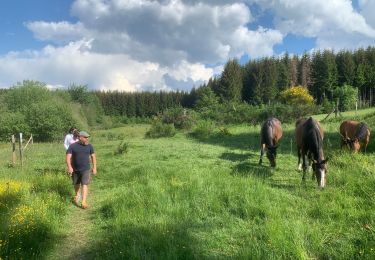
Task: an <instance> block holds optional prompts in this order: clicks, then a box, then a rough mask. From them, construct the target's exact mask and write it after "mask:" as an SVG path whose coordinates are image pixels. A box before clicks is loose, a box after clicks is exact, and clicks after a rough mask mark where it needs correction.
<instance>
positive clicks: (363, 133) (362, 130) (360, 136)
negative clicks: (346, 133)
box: [355, 122, 370, 140]
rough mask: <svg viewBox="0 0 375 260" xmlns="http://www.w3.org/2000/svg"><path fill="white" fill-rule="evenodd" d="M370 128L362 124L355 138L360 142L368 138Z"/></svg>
mask: <svg viewBox="0 0 375 260" xmlns="http://www.w3.org/2000/svg"><path fill="white" fill-rule="evenodd" d="M368 130H370V129H369V127H368V126H367V125H366V124H365V123H362V122H361V123H360V124H359V125H358V129H357V132H356V134H355V138H357V139H358V140H363V139H365V138H366V136H367V132H368Z"/></svg>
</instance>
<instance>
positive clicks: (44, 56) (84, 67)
mask: <svg viewBox="0 0 375 260" xmlns="http://www.w3.org/2000/svg"><path fill="white" fill-rule="evenodd" d="M89 49H90V43H89V42H84V41H78V42H74V43H70V44H68V45H66V46H64V47H58V48H57V47H53V46H47V47H45V48H44V49H43V50H41V51H25V52H12V53H9V54H8V55H7V56H5V57H2V58H0V86H2V87H5V86H10V85H12V84H14V82H18V81H21V80H23V79H31V80H39V81H43V82H46V83H48V85H50V86H61V85H63V86H68V85H70V84H72V83H75V84H83V85H86V84H87V85H88V86H89V87H91V88H95V89H102V90H123V91H141V90H144V89H147V90H172V88H171V86H168V85H167V84H166V80H165V75H167V74H169V75H170V76H171V77H173V78H174V80H175V81H174V83H175V85H174V87H175V88H176V89H181V90H182V89H183V88H185V84H186V82H197V81H198V82H203V81H204V80H206V79H207V78H209V77H211V76H212V74H213V69H210V68H206V67H205V66H204V65H202V64H190V63H188V62H186V61H182V62H181V63H180V64H179V65H176V66H175V67H174V68H172V69H171V68H167V67H162V66H160V65H159V64H157V63H152V62H138V61H136V60H133V59H131V58H130V57H129V56H128V55H125V54H100V53H92V52H90V51H89ZM4 79H7V80H6V81H4ZM41 79H42V80H41ZM12 82H13V83H12Z"/></svg>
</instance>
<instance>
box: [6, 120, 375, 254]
mask: <svg viewBox="0 0 375 260" xmlns="http://www.w3.org/2000/svg"><path fill="white" fill-rule="evenodd" d="M350 116H351V115H349V116H348V117H350ZM359 118H360V119H365V120H366V121H367V123H369V126H370V128H374V126H375V120H374V121H372V117H366V115H361V116H360V117H359ZM339 123H340V120H335V119H329V120H327V121H325V122H323V124H322V126H323V128H324V129H325V130H326V135H325V140H324V147H325V154H326V156H327V155H328V156H329V157H330V161H329V165H328V177H327V188H326V189H325V190H319V189H318V188H317V183H316V181H315V180H311V178H308V179H307V181H306V183H305V184H302V183H301V177H302V176H301V172H298V171H297V158H296V150H295V144H294V126H293V124H290V125H283V128H284V136H283V138H282V140H281V144H280V147H279V150H278V158H277V163H278V164H277V167H276V169H271V168H270V167H269V164H268V162H267V161H266V162H265V163H264V165H262V166H259V165H258V160H259V131H260V127H259V126H250V125H235V126H226V128H227V130H228V132H230V133H231V134H230V135H223V134H222V133H220V130H219V128H218V129H216V131H214V133H212V134H210V135H209V136H204V137H202V138H201V137H200V136H199V135H189V134H186V133H177V134H176V135H175V136H173V137H171V138H159V139H150V138H145V133H146V132H147V131H148V130H149V127H150V126H149V125H130V126H127V127H123V128H116V129H111V130H110V131H104V130H102V131H97V132H93V133H92V137H93V138H92V139H91V142H92V143H93V145H94V147H95V150H96V153H97V158H98V175H97V177H96V178H95V179H94V181H93V183H92V185H91V191H92V193H94V194H95V196H94V197H92V196H91V197H90V198H89V199H91V201H90V202H91V203H95V205H96V206H95V207H94V208H93V209H92V214H94V216H93V217H92V221H93V225H94V227H95V228H94V229H93V230H92V233H91V234H89V236H90V238H91V241H92V242H91V245H90V248H88V249H85V250H87V252H88V253H90V256H95V257H96V258H98V259H139V258H143V259H176V258H183V259H196V258H198V259H205V258H248V259H280V258H287V259H290V258H292V259H310V258H314V259H374V257H375V218H374V212H375V202H374V187H375V173H374V172H375V170H374V169H375V167H374V154H373V153H374V152H375V143H374V142H373V140H371V141H370V146H369V148H368V152H367V153H366V154H351V153H349V152H347V151H340V149H339V136H338V134H337V129H338V125H339ZM374 129H375V128H374ZM108 133H111V134H110V135H111V136H112V135H113V136H116V137H121V139H125V140H126V141H127V143H128V146H129V151H128V152H127V153H126V155H125V154H119V155H118V156H113V150H114V149H115V147H117V145H118V142H119V139H118V138H108ZM55 146H56V144H50V145H38V144H37V145H35V146H34V147H33V148H32V149H33V155H32V158H33V159H34V160H27V166H26V168H27V169H28V170H27V172H23V173H22V172H18V171H17V169H14V168H7V167H6V165H4V164H3V165H2V166H1V169H2V171H1V173H0V176H1V181H4V180H5V181H7V180H11V181H22V184H20V187H23V188H22V189H20V190H19V191H18V192H19V193H20V194H23V195H22V196H15V198H17V199H14V202H12V203H11V204H9V203H8V202H7V201H8V200H2V202H3V203H4V201H5V203H7V205H8V206H9V205H13V204H14V207H13V206H12V207H11V208H10V209H9V211H8V209H7V213H6V214H7V216H5V217H3V218H2V221H4V220H5V222H2V223H5V224H2V225H3V226H5V227H7V228H8V229H7V230H9V227H10V226H11V225H10V224H9V223H10V220H9V219H10V218H9V217H10V216H11V215H13V214H15V212H16V208H17V207H21V206H23V205H26V206H29V207H30V208H36V207H39V206H38V205H40V204H38V203H40V202H38V201H44V202H45V203H48V205H49V206H48V207H46V208H47V209H48V210H47V209H46V211H47V213H46V216H47V217H46V218H40V219H41V220H40V223H41V224H38V225H40V227H45V226H47V228H45V229H41V230H42V231H43V232H45V233H33V234H34V237H36V240H38V241H39V242H40V244H41V245H42V246H41V247H39V248H38V249H36V251H35V255H38V256H40V257H43V256H44V255H45V252H46V248H47V247H48V246H50V245H49V244H48V243H47V241H45V240H44V237H45V236H46V234H48V236H47V237H51V238H52V240H53V241H55V242H56V241H58V237H57V235H58V233H59V224H58V223H57V221H58V220H61V219H63V218H64V216H65V214H66V213H65V212H66V208H67V207H68V206H67V205H70V204H69V203H68V201H67V200H68V199H69V196H70V193H69V192H70V190H69V189H70V188H71V187H70V182H69V181H68V180H65V179H64V178H65V177H64V175H63V171H64V167H65V166H64V163H63V156H62V155H61V153H63V152H61V151H59V152H56V151H53V147H55ZM1 149H2V150H4V149H5V145H4V146H1ZM55 149H56V147H55ZM60 152H61V153H60ZM46 154H48V156H46ZM30 156H31V155H30ZM4 161H7V159H6V158H5V157H4V156H3V155H2V162H4ZM30 161H34V162H33V163H31V162H30ZM24 171H25V170H24ZM309 175H310V174H309ZM309 177H310V176H309ZM34 194H35V195H34ZM49 194H51V195H49ZM48 196H51V198H49V197H48ZM28 202H29V204H27V203H28ZM56 205H60V206H56ZM64 205H65V206H64ZM49 207H51V208H54V207H57V209H54V210H50V209H49ZM77 210H79V209H77ZM10 212H12V213H10ZM42 223H43V225H42ZM62 223H66V222H62ZM1 230H3V229H1ZM46 230H47V231H46ZM42 231H41V232H42ZM0 234H1V235H2V237H4V236H6V234H8V233H7V231H5V232H1V233H0ZM41 234H43V236H42V235H41ZM0 239H2V238H0ZM23 239H24V238H23V237H22V236H19V239H18V240H17V241H18V242H17V243H16V242H15V243H14V245H17V246H18V245H19V244H20V243H21V242H23V241H25V240H23ZM0 252H1V254H0V256H1V257H3V258H4V257H7V256H10V257H14V258H17V256H20V255H23V257H24V258H26V257H25V256H29V255H30V254H29V255H28V252H27V251H26V250H25V249H21V250H20V251H19V253H17V252H16V251H15V249H14V250H13V251H9V250H8V251H0Z"/></svg>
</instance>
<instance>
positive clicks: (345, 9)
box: [0, 0, 375, 91]
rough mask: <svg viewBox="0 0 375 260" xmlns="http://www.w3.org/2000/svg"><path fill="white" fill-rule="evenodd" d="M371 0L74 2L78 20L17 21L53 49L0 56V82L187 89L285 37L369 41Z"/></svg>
mask: <svg viewBox="0 0 375 260" xmlns="http://www.w3.org/2000/svg"><path fill="white" fill-rule="evenodd" d="M255 5H256V6H257V7H260V9H259V8H255V9H254V10H257V12H259V10H260V11H262V10H266V9H267V10H268V11H269V13H270V14H272V15H273V25H272V27H271V28H267V27H262V26H254V25H255V24H254V23H256V22H259V21H257V19H258V17H261V16H262V13H260V14H259V13H257V12H255V13H254V14H253V13H252V10H251V8H253V7H254V6H255ZM374 5H375V1H373V0H359V6H360V8H359V9H360V13H358V12H357V11H355V10H354V9H353V7H352V4H351V1H349V0H332V1H326V0H314V1H311V0H299V1H295V0H273V1H269V0H242V1H241V0H205V1H202V0H75V1H74V3H73V5H72V7H71V14H72V15H73V16H75V18H77V20H78V22H76V23H70V22H67V21H54V22H45V21H33V22H28V23H26V24H25V25H26V26H27V28H28V29H29V30H30V31H31V32H33V34H34V37H35V38H36V39H38V40H42V41H47V42H48V43H50V44H57V45H55V46H46V47H45V48H43V49H42V50H39V51H38V50H34V51H24V52H12V53H9V54H8V55H6V56H4V57H0V85H1V86H9V85H12V84H14V83H15V82H17V81H22V80H23V79H34V80H40V81H43V82H45V83H47V84H49V85H54V86H58V85H65V86H67V85H69V84H71V83H75V84H87V85H88V86H89V87H90V88H93V89H111V90H114V89H120V90H127V91H137V90H145V89H147V90H160V89H164V90H169V89H183V90H188V89H189V87H190V88H191V87H193V86H198V85H199V84H201V83H202V82H204V81H207V80H208V79H209V78H210V77H211V76H213V75H217V74H218V73H220V72H221V71H222V67H223V66H222V65H223V64H224V63H225V62H226V61H227V60H228V59H230V58H233V57H237V58H239V57H241V56H242V55H244V54H246V55H248V56H250V58H259V57H263V56H269V55H274V54H275V53H274V52H273V47H274V46H275V45H276V44H280V43H282V40H283V37H285V36H286V35H287V34H289V33H293V34H295V35H300V36H305V37H314V38H315V39H316V46H315V48H333V49H336V50H338V49H341V48H357V47H362V46H367V45H370V44H373V43H374V39H375V30H374V28H375V18H374V17H375V16H374V15H373V14H372V13H371V10H374V8H375V7H374ZM256 24H258V23H256ZM268 24H269V23H268ZM249 25H252V26H251V28H256V29H249ZM260 25H261V24H260ZM57 46H59V47H57ZM212 64H215V66H212Z"/></svg>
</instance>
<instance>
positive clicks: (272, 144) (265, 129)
mask: <svg viewBox="0 0 375 260" xmlns="http://www.w3.org/2000/svg"><path fill="white" fill-rule="evenodd" d="M282 135H283V129H282V128H281V122H280V121H279V120H278V119H277V118H274V117H272V118H268V119H267V120H266V121H264V122H263V125H262V128H261V130H260V146H261V148H260V159H259V164H262V161H263V155H264V150H266V149H267V158H268V160H269V161H270V164H271V166H272V167H276V154H277V152H276V150H277V147H278V143H279V141H280V139H281V137H282Z"/></svg>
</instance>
